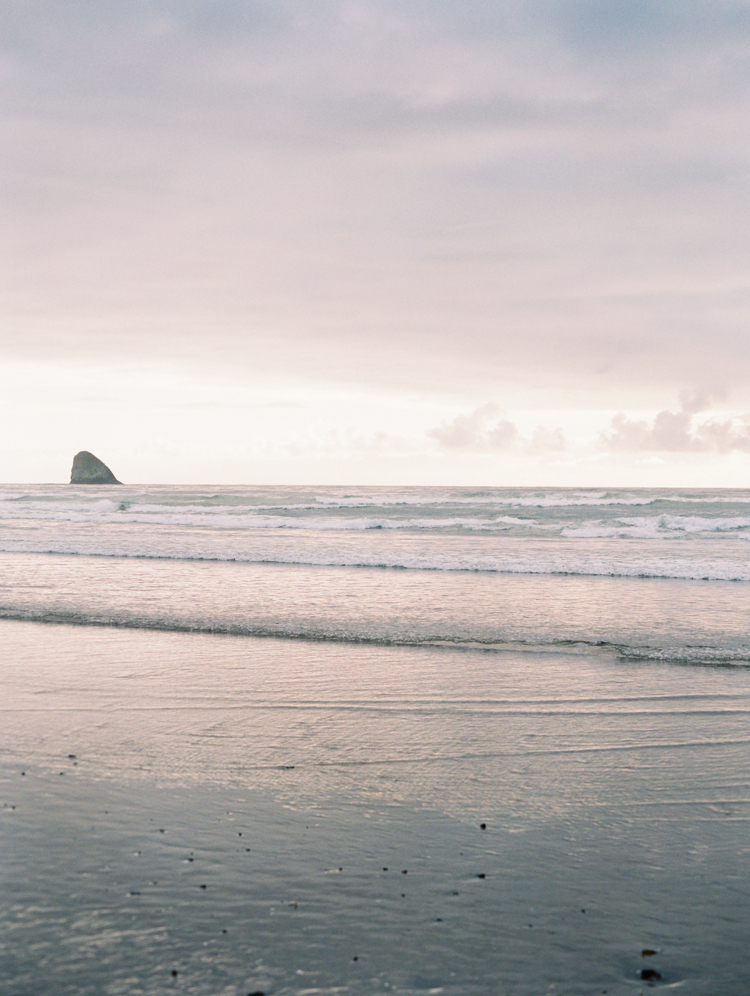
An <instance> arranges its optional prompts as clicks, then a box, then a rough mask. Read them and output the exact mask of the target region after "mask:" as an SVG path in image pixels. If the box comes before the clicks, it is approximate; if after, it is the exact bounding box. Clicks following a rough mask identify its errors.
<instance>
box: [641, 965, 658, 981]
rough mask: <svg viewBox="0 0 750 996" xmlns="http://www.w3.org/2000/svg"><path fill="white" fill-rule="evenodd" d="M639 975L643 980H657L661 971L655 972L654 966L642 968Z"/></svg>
mask: <svg viewBox="0 0 750 996" xmlns="http://www.w3.org/2000/svg"><path fill="white" fill-rule="evenodd" d="M640 977H641V978H642V979H643V981H644V982H658V981H659V979H660V978H661V972H657V971H656V969H655V968H642V969H641V971H640Z"/></svg>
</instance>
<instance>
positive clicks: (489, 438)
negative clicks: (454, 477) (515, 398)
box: [427, 403, 567, 453]
mask: <svg viewBox="0 0 750 996" xmlns="http://www.w3.org/2000/svg"><path fill="white" fill-rule="evenodd" d="M501 414H502V413H501V409H500V408H499V406H498V405H495V404H492V403H489V404H486V405H482V406H481V407H479V408H476V409H475V410H474V411H473V412H472V413H471V414H470V415H457V416H456V417H455V418H454V419H453V421H451V422H443V423H442V424H441V425H438V426H435V428H433V429H429V430H428V432H427V435H428V436H429V437H430V438H431V439H436V440H437V441H438V443H439V444H440V448H441V449H443V450H449V451H453V452H462V453H494V452H502V451H507V450H511V449H515V450H519V451H521V452H526V453H549V452H559V451H561V450H564V449H566V447H567V442H566V440H565V436H564V434H563V431H562V429H560V428H557V429H548V428H544V427H543V426H537V428H536V429H535V430H534V433H533V435H532V437H531V438H530V439H527V438H524V437H523V436H521V434H520V433H519V431H518V428H517V426H516V425H515V424H514V423H513V422H510V421H509V420H508V419H506V418H501V417H500V415H501Z"/></svg>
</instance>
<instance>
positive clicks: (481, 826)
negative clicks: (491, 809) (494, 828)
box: [479, 823, 487, 830]
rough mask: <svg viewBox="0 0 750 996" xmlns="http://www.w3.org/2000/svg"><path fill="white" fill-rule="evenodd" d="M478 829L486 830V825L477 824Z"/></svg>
mask: <svg viewBox="0 0 750 996" xmlns="http://www.w3.org/2000/svg"><path fill="white" fill-rule="evenodd" d="M479 829H480V830H486V829H487V824H486V823H480V824H479Z"/></svg>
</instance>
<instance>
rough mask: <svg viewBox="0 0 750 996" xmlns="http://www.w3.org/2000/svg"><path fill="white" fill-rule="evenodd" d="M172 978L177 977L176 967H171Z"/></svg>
mask: <svg viewBox="0 0 750 996" xmlns="http://www.w3.org/2000/svg"><path fill="white" fill-rule="evenodd" d="M172 978H173V979H176V978H177V969H176V968H173V969H172Z"/></svg>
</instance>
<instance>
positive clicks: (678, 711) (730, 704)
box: [0, 486, 750, 996]
mask: <svg viewBox="0 0 750 996" xmlns="http://www.w3.org/2000/svg"><path fill="white" fill-rule="evenodd" d="M1 490H2V499H3V500H2V501H0V617H2V621H1V622H0V646H1V647H2V648H3V650H2V657H3V664H2V673H1V675H0V681H1V682H2V692H3V694H2V705H0V710H1V712H0V715H1V717H2V746H3V757H4V762H3V775H4V781H3V809H2V822H1V823H0V833H1V834H2V836H1V837H0V841H2V848H3V862H2V865H0V875H1V876H2V878H1V879H0V885H1V886H2V891H1V892H0V928H1V931H0V937H1V940H0V982H1V983H2V985H1V986H0V988H1V989H2V991H3V992H4V993H6V992H7V993H9V994H11V996H25V994H26V993H31V992H37V991H39V988H40V987H41V988H42V989H45V990H46V991H54V992H55V993H61V994H65V993H71V994H72V993H86V994H88V993H91V994H94V993H108V994H110V993H111V994H115V993H149V994H151V993H154V994H157V993H162V992H172V991H174V992H185V993H195V994H200V996H209V994H213V993H224V994H226V996H247V993H249V992H256V991H258V992H260V991H262V992H265V993H267V994H271V993H277V994H282V993H283V994H286V993H299V994H301V993H332V992H350V993H363V994H364V993H369V992H400V993H409V994H411V993H425V992H445V993H448V994H451V993H454V994H456V996H459V994H460V996H464V994H477V996H478V994H482V993H493V994H494V993H497V994H518V996H531V994H536V993H571V994H573V993H587V994H588V993H591V994H593V993H603V992H607V993H609V994H615V993H619V994H621V993H630V992H638V991H639V990H643V991H646V990H648V989H650V988H652V987H668V988H679V989H681V990H682V991H684V992H686V993H701V994H711V993H719V992H721V993H722V994H726V996H735V994H736V996H741V994H744V993H746V992H747V991H748V985H749V981H748V980H749V979H750V958H748V955H747V950H746V949H747V946H746V943H745V933H746V923H747V921H748V919H750V895H749V892H748V888H747V880H748V871H750V867H749V865H750V860H749V859H750V832H749V827H750V822H749V817H750V788H749V785H748V782H749V780H750V779H749V778H748V756H749V754H748V746H749V745H750V727H749V725H748V716H750V667H748V665H749V664H750V649H749V648H750V636H749V629H750V627H749V626H748V611H749V610H750V601H749V600H748V590H749V587H750V586H749V584H748V554H749V553H750V547H748V546H747V538H748V536H750V493H748V492H741V491H736V492H727V491H704V492H696V491H658V492H657V491H641V490H637V491H636V490H634V491H592V490H587V491H552V490H534V491H531V490H508V489H492V490H487V489H429V488H412V489H364V488H358V489H336V488H319V489H307V488H284V489H271V488H253V489H247V488H246V489H242V488H219V489H217V488H211V489H208V488H194V487H191V488H167V487H147V488H146V487H144V488H126V487H90V488H75V487H70V486H67V487H60V486H46V487H36V486H35V487H33V488H31V487H29V488H21V487H13V488H11V487H7V486H6V487H4V488H3V489H1ZM43 623H45V624H46V625H42V624H43ZM204 887H205V888H204ZM644 952H646V953H645V954H644ZM649 952H652V953H649ZM644 972H645V973H646V974H645V975H644V974H643V973H644ZM173 973H176V974H173ZM649 973H651V974H649Z"/></svg>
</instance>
